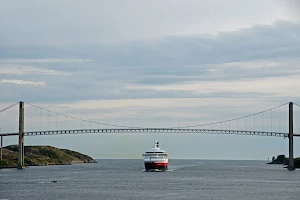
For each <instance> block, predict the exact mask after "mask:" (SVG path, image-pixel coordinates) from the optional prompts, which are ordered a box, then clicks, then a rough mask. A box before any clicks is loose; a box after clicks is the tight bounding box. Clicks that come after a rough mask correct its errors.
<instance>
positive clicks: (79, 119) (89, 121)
mask: <svg viewBox="0 0 300 200" xmlns="http://www.w3.org/2000/svg"><path fill="white" fill-rule="evenodd" d="M25 103H26V104H28V105H30V106H33V107H35V108H39V109H41V110H45V111H47V112H50V113H53V114H56V115H60V116H64V117H67V118H70V119H75V120H78V121H81V122H88V123H93V124H101V125H106V126H114V127H119V128H142V127H130V126H121V125H116V124H107V123H102V122H95V121H91V120H85V119H81V118H77V117H73V116H68V115H65V114H62V113H58V112H53V111H51V110H47V109H45V108H42V107H40V106H36V105H33V104H30V103H27V102H25Z"/></svg>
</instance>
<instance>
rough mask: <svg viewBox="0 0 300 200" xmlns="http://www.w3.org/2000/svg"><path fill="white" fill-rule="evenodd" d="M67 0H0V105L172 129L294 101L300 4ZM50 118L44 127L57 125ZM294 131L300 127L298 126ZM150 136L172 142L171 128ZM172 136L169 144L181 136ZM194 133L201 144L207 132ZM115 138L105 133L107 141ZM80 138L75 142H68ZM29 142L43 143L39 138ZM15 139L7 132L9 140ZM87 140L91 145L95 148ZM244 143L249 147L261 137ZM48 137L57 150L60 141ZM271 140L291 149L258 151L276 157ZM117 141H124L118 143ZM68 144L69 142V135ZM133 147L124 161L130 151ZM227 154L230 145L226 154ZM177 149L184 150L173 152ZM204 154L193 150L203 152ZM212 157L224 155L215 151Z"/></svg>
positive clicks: (8, 123)
mask: <svg viewBox="0 0 300 200" xmlns="http://www.w3.org/2000/svg"><path fill="white" fill-rule="evenodd" d="M72 2H73V1H72ZM72 2H71V1H63V3H61V2H60V1H49V2H47V3H45V2H43V3H42V2H40V1H27V2H26V4H25V3H24V4H22V3H21V4H20V3H18V4H16V3H14V2H13V1H3V3H2V6H1V8H0V36H1V37H0V92H1V95H0V102H1V103H0V108H2V107H5V106H6V105H9V104H10V103H13V102H16V101H20V100H23V101H26V102H31V103H34V104H38V105H41V106H42V107H46V108H49V109H50V108H51V109H53V110H55V111H61V112H64V113H65V114H69V115H74V116H78V117H82V118H86V119H91V120H95V121H101V122H105V123H112V124H120V125H129V126H151V127H153V126H155V127H169V126H185V125H195V124H202V123H208V122H213V121H219V120H224V119H228V118H234V117H238V116H241V115H246V114H249V113H253V112H257V111H261V110H264V109H267V108H270V107H272V106H277V105H279V104H282V103H286V102H289V101H294V102H300V90H299V85H300V67H299V66H300V59H299V53H300V23H299V18H298V15H297V12H296V10H297V8H299V4H298V2H296V1H293V0H291V1H287V2H283V1H273V0H272V1H271V0H266V1H263V2H261V1H256V0H255V1H251V2H249V1H247V2H246V1H245V2H242V1H237V0H231V1H228V2H227V3H226V4H224V3H222V2H221V1H216V0H213V1H210V3H207V1H193V0H188V1H180V0H177V1H170V0H164V1H151V3H150V1H149V2H144V1H137V0H132V1H127V3H126V4H124V3H122V2H123V1H90V2H89V3H86V1H77V2H76V3H72ZM16 113H17V111H11V112H10V113H8V114H7V115H6V116H3V115H0V120H1V124H0V127H2V132H3V131H8V132H11V131H12V129H15V127H13V125H12V124H16V122H17V121H16V120H15V115H16ZM27 114H28V116H29V118H30V117H31V121H30V119H29V118H28V120H29V121H30V122H32V124H30V123H29V122H28V126H27V128H28V129H35V128H38V127H36V126H35V125H34V121H36V120H37V119H38V118H39V117H38V114H37V113H34V111H32V112H31V113H30V111H28V112H27ZM299 117H300V115H299ZM62 120H63V119H62ZM299 120H300V118H299ZM48 126H49V125H48ZM51 126H52V125H50V127H44V128H54V125H53V126H52V127H51ZM56 126H57V125H56ZM12 127H13V128H12ZM16 130H17V129H16ZM295 130H300V126H299V125H297V123H296V127H295ZM129 136H130V135H129ZM97 137H101V136H97ZM147 137H148V136H147ZM155 137H157V138H160V137H161V139H162V140H164V143H167V140H168V139H167V138H168V136H164V135H163V136H159V135H157V136H155ZM169 137H170V136H169ZM174 137H175V136H174ZM176 137H177V136H176ZM176 137H175V138H176ZM178 137H179V138H177V139H172V142H171V143H174V144H175V143H176V144H177V143H178V141H179V140H180V138H181V139H182V138H183V137H182V136H178ZM191 137H194V136H191ZM197 137H199V138H198V139H199V140H201V137H203V136H197ZM222 137H223V136H222ZM74 138H75V137H74ZM129 138H131V139H132V138H136V136H135V137H131V136H130V137H129ZM137 138H139V139H136V140H134V141H136V142H137V143H141V144H143V145H146V144H149V143H148V142H146V139H145V138H144V139H143V137H137ZM205 138H206V139H207V140H208V141H209V138H207V137H205ZM110 139H111V138H110V137H108V136H103V140H104V141H107V140H109V141H110ZM148 139H151V140H152V139H155V138H154V137H153V136H151V137H150V136H149V138H147V140H148ZM79 140H80V139H74V140H73V139H72V141H73V142H74V143H76V142H78V141H79ZM191 140H194V139H192V138H191ZM243 140H244V139H240V138H239V137H233V138H232V140H231V139H230V140H229V139H228V140H227V139H224V141H227V142H228V143H226V142H225V143H224V144H219V145H220V146H221V147H220V148H225V149H226V148H228V145H229V143H230V141H231V142H232V141H236V142H245V141H243ZM30 141H31V142H32V144H35V143H36V144H38V143H44V140H43V138H40V139H39V138H38V139H33V140H31V139H30ZM51 141H52V140H51ZM112 141H115V142H116V141H119V140H116V139H112ZM120 141H121V140H120ZM126 141H127V140H126ZM265 141H266V143H264V144H262V145H266V144H267V140H265ZM276 141H277V140H276ZM11 142H14V140H13V139H10V140H8V142H7V143H11ZM93 142H94V143H93ZM93 142H92V143H91V145H88V146H93V144H94V145H95V146H97V145H99V143H97V142H95V140H93ZM127 142H128V143H130V139H128V141H127ZM187 142H188V141H187ZM247 142H248V143H247V144H249V145H250V146H251V144H253V143H254V142H257V140H256V139H253V140H251V139H247ZM251 142H252V143H251ZM119 143H122V142H119ZM125 143H126V142H125ZM125 143H124V146H125ZM52 144H53V145H62V146H63V144H62V143H61V141H60V139H59V137H57V138H56V139H54V140H53V141H52ZM150 144H152V143H151V142H150ZM222 145H223V146H222ZM275 145H276V147H278V145H279V146H280V145H281V146H280V147H281V149H278V153H284V152H282V151H285V150H286V149H285V146H284V145H283V143H282V142H279V141H277V142H276V143H275V142H274V145H271V144H268V145H267V146H268V148H269V151H267V150H266V151H267V152H266V153H265V154H264V155H261V154H260V153H258V152H259V151H258V149H259V148H258V149H257V151H256V150H254V153H253V156H254V157H255V156H257V157H259V156H261V157H260V158H266V157H267V156H271V155H269V154H272V153H273V152H274V149H275ZM124 146H123V145H122V144H120V147H119V149H117V151H119V150H120V149H122V148H124ZM167 146H168V145H167ZM298 146H299V145H298ZM69 147H70V148H74V147H75V146H74V145H73V146H72V143H71V144H70V146H69ZM79 148H80V149H76V150H81V151H83V152H86V153H89V154H91V155H94V156H96V157H97V156H98V157H109V156H111V155H108V154H98V153H96V152H98V150H99V151H100V152H101V151H102V150H103V149H98V150H97V151H95V149H93V148H88V147H87V146H84V145H83V147H79ZM138 148H142V145H139V147H138ZM169 148H171V149H172V148H173V147H172V144H170V145H169ZM296 148H298V147H297V145H296ZM136 150H137V149H136V148H133V149H131V150H128V151H127V152H128V154H126V151H125V153H124V155H121V156H119V157H122V156H124V157H126V156H127V157H128V155H129V154H130V155H133V154H134V151H136ZM198 150H199V151H202V150H203V149H202V148H201V147H199V149H198ZM122 151H123V150H122ZM233 151H235V149H234V148H229V149H228V153H229V154H231V153H232V152H233ZM272 151H273V152H272ZM280 151H281V152H280ZM298 151H299V149H298ZM255 152H257V154H256V153H255ZM173 153H174V154H176V156H177V157H182V156H184V155H181V154H180V153H178V152H176V150H174V152H173ZM243 153H244V154H247V153H249V152H248V151H247V150H245V151H244V152H242V153H241V154H239V156H238V157H240V158H243V156H242V155H243ZM247 155H248V154H247ZM205 156H208V157H205ZM205 156H204V154H201V155H197V154H195V155H192V157H197V158H204V157H205V158H209V155H205ZM236 156H237V155H235V158H236ZM263 156H264V157H263ZM114 157H118V155H117V154H114ZM129 157H130V156H129ZM133 157H135V156H133ZM254 157H252V158H254ZM257 157H255V158H257ZM211 158H221V157H218V154H217V151H216V152H215V154H212V155H211ZM247 158H251V154H250V153H249V156H248V157H247Z"/></svg>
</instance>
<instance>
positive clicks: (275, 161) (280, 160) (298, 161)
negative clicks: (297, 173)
mask: <svg viewBox="0 0 300 200" xmlns="http://www.w3.org/2000/svg"><path fill="white" fill-rule="evenodd" d="M294 163H295V167H296V168H300V158H294ZM268 164H282V165H288V164H289V158H286V157H285V155H278V156H277V158H275V156H273V158H272V162H269V163H268Z"/></svg>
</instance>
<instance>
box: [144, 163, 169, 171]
mask: <svg viewBox="0 0 300 200" xmlns="http://www.w3.org/2000/svg"><path fill="white" fill-rule="evenodd" d="M145 169H146V170H147V171H148V170H152V169H159V170H162V171H165V170H167V169H168V163H160V162H145Z"/></svg>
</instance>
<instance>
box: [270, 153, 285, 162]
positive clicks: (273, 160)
mask: <svg viewBox="0 0 300 200" xmlns="http://www.w3.org/2000/svg"><path fill="white" fill-rule="evenodd" d="M268 164H286V158H285V155H278V156H277V158H276V159H275V156H273V158H272V162H270V163H268Z"/></svg>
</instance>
